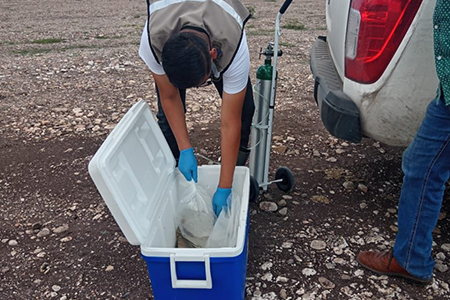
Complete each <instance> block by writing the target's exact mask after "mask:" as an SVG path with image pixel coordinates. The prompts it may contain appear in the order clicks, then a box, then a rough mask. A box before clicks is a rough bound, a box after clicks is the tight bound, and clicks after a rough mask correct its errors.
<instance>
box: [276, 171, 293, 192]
mask: <svg viewBox="0 0 450 300" xmlns="http://www.w3.org/2000/svg"><path fill="white" fill-rule="evenodd" d="M278 179H281V180H282V181H281V182H277V186H278V188H279V189H280V190H282V191H283V192H290V191H292V189H293V188H294V185H295V177H294V173H292V171H291V170H289V168H287V167H279V168H278V170H277V172H276V173H275V180H278Z"/></svg>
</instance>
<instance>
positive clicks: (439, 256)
mask: <svg viewBox="0 0 450 300" xmlns="http://www.w3.org/2000/svg"><path fill="white" fill-rule="evenodd" d="M436 259H439V260H442V261H444V260H445V254H444V253H442V252H439V253H438V254H436Z"/></svg>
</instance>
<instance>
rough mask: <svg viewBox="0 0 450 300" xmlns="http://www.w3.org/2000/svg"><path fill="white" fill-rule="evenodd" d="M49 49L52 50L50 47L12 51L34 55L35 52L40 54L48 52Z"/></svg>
mask: <svg viewBox="0 0 450 300" xmlns="http://www.w3.org/2000/svg"><path fill="white" fill-rule="evenodd" d="M50 51H52V49H25V50H18V51H13V53H15V54H20V55H24V56H25V55H35V54H41V53H48V52H50Z"/></svg>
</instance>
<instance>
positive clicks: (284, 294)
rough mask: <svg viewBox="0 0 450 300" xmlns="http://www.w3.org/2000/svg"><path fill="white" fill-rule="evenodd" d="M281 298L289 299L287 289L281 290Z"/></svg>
mask: <svg viewBox="0 0 450 300" xmlns="http://www.w3.org/2000/svg"><path fill="white" fill-rule="evenodd" d="M280 297H281V299H286V298H287V293H286V290H285V289H281V290H280Z"/></svg>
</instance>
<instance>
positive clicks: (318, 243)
mask: <svg viewBox="0 0 450 300" xmlns="http://www.w3.org/2000/svg"><path fill="white" fill-rule="evenodd" d="M326 247H327V243H325V242H324V241H322V240H314V241H312V242H311V248H313V249H314V250H322V249H325V248H326Z"/></svg>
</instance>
